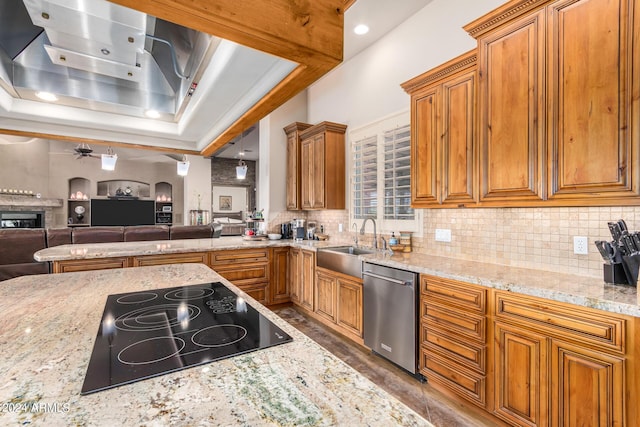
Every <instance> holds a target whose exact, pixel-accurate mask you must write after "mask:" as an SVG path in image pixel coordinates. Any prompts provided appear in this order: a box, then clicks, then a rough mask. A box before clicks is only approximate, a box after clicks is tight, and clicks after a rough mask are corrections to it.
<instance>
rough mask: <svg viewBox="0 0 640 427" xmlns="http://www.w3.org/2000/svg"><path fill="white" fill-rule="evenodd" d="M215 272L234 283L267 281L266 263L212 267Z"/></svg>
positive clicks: (267, 270) (267, 268)
mask: <svg viewBox="0 0 640 427" xmlns="http://www.w3.org/2000/svg"><path fill="white" fill-rule="evenodd" d="M214 270H215V271H216V273H218V274H220V275H221V276H222V277H224V278H225V279H227V280H229V281H230V282H233V284H234V285H236V286H240V285H241V284H250V283H258V282H268V281H269V265H268V264H245V265H243V266H242V268H239V267H238V266H236V265H234V266H224V267H222V266H221V267H214Z"/></svg>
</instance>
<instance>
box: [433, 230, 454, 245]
mask: <svg viewBox="0 0 640 427" xmlns="http://www.w3.org/2000/svg"><path fill="white" fill-rule="evenodd" d="M450 241H451V230H450V229H448V228H436V242H450Z"/></svg>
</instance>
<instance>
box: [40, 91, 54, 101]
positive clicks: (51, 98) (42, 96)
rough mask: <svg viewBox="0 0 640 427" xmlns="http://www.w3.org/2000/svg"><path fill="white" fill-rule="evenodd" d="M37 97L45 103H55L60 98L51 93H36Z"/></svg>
mask: <svg viewBox="0 0 640 427" xmlns="http://www.w3.org/2000/svg"><path fill="white" fill-rule="evenodd" d="M36 96H37V97H38V98H40V99H42V100H43V101H49V102H54V101H57V100H58V97H57V96H55V95H54V94H52V93H51V92H36Z"/></svg>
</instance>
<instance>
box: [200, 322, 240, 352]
mask: <svg viewBox="0 0 640 427" xmlns="http://www.w3.org/2000/svg"><path fill="white" fill-rule="evenodd" d="M246 336H247V330H246V329H245V328H243V327H242V326H238V325H216V326H209V327H206V328H202V329H200V330H199V331H198V332H196V333H195V334H193V336H191V341H192V342H193V343H194V344H196V345H199V346H201V347H224V346H226V345H231V344H235V343H237V342H238V341H240V340H242V339H243V338H244V337H246Z"/></svg>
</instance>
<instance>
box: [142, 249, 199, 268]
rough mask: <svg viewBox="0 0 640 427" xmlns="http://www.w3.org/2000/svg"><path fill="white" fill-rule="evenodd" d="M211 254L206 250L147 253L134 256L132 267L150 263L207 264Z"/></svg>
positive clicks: (144, 265)
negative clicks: (161, 253)
mask: <svg viewBox="0 0 640 427" xmlns="http://www.w3.org/2000/svg"><path fill="white" fill-rule="evenodd" d="M208 260H209V255H208V254H207V253H206V252H192V253H187V254H171V255H145V256H137V257H133V261H132V264H131V266H132V267H146V266H150V265H165V264H185V263H199V264H207V261H208Z"/></svg>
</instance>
